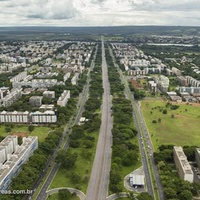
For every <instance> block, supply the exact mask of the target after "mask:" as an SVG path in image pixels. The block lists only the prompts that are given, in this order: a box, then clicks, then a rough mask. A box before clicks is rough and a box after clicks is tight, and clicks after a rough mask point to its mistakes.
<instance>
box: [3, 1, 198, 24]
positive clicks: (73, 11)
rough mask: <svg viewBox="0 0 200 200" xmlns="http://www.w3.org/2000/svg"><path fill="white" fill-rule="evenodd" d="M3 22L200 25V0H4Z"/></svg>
mask: <svg viewBox="0 0 200 200" xmlns="http://www.w3.org/2000/svg"><path fill="white" fill-rule="evenodd" d="M0 2H1V3H0V8H1V13H0V25H1V26H3V25H61V26H84V25H109V26H110V25H200V22H199V20H198V19H199V18H200V14H199V10H200V4H199V0H176V1H174V0H59V1H58V0H29V1H27V0H0Z"/></svg>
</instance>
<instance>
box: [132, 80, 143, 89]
mask: <svg viewBox="0 0 200 200" xmlns="http://www.w3.org/2000/svg"><path fill="white" fill-rule="evenodd" d="M131 83H132V85H133V87H134V88H135V89H143V87H142V85H141V84H140V83H137V81H135V80H131Z"/></svg>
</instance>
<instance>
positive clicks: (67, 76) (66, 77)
mask: <svg viewBox="0 0 200 200" xmlns="http://www.w3.org/2000/svg"><path fill="white" fill-rule="evenodd" d="M70 75H71V73H70V72H67V73H66V74H65V75H64V76H63V80H64V82H65V81H66V80H67V79H68V78H69V77H70Z"/></svg>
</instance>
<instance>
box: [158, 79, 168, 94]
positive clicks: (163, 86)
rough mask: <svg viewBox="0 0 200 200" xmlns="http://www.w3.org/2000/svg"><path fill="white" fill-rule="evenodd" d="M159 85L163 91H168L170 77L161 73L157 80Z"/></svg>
mask: <svg viewBox="0 0 200 200" xmlns="http://www.w3.org/2000/svg"><path fill="white" fill-rule="evenodd" d="M157 85H158V86H157V87H158V89H159V90H160V91H161V92H167V91H168V88H169V79H168V78H167V77H166V76H163V75H161V76H160V78H159V79H158V80H157Z"/></svg>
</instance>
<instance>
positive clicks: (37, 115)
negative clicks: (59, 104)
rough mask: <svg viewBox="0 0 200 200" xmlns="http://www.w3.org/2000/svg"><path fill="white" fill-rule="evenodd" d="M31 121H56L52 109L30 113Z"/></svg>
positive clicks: (35, 122)
mask: <svg viewBox="0 0 200 200" xmlns="http://www.w3.org/2000/svg"><path fill="white" fill-rule="evenodd" d="M30 116H31V123H33V124H48V123H56V122H57V116H56V115H55V112H54V111H51V110H47V111H44V112H40V111H36V112H32V113H30Z"/></svg>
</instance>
